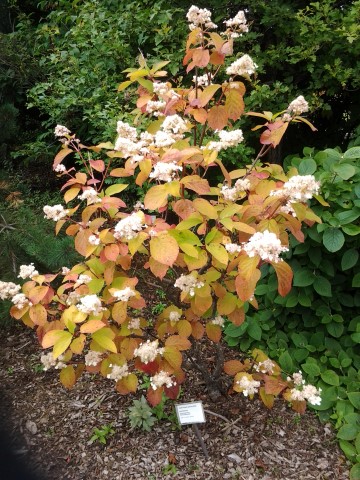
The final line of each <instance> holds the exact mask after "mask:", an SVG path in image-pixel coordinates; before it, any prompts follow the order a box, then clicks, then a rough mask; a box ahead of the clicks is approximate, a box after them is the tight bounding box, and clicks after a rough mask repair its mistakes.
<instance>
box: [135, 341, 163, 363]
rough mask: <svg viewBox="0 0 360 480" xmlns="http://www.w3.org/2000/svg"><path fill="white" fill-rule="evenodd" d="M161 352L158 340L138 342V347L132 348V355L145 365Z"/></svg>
mask: <svg viewBox="0 0 360 480" xmlns="http://www.w3.org/2000/svg"><path fill="white" fill-rule="evenodd" d="M163 353H164V349H163V348H159V340H155V341H153V342H150V340H147V341H146V343H140V345H139V347H138V348H136V349H135V350H134V356H135V357H139V358H140V360H141V361H142V363H145V365H146V364H148V363H149V362H153V361H154V360H155V358H156V357H157V356H158V355H162V354H163Z"/></svg>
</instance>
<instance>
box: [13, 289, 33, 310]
mask: <svg viewBox="0 0 360 480" xmlns="http://www.w3.org/2000/svg"><path fill="white" fill-rule="evenodd" d="M11 301H12V303H13V304H14V305H15V307H16V308H18V309H19V310H21V309H22V308H24V307H26V306H29V307H31V306H32V303H31V302H30V300H29V299H28V298H26V296H25V295H24V294H23V293H17V294H16V295H14V296H13V297H12V299H11Z"/></svg>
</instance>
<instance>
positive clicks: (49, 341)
mask: <svg viewBox="0 0 360 480" xmlns="http://www.w3.org/2000/svg"><path fill="white" fill-rule="evenodd" d="M64 333H65V334H67V333H68V332H64V330H59V329H54V330H50V331H49V332H47V333H45V335H44V337H43V339H42V342H41V346H42V347H43V348H49V347H52V346H54V345H55V343H56V342H57V341H58V340H60V339H61V338H63V334H64Z"/></svg>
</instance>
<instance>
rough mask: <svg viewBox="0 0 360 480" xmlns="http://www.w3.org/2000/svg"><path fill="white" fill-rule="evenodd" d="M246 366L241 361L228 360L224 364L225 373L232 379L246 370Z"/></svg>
mask: <svg viewBox="0 0 360 480" xmlns="http://www.w3.org/2000/svg"><path fill="white" fill-rule="evenodd" d="M245 368H246V367H245V365H244V364H243V363H241V362H240V360H228V361H227V362H225V363H224V372H225V373H226V374H227V375H231V376H232V377H233V376H234V375H236V374H237V373H239V372H243V371H244V370H245Z"/></svg>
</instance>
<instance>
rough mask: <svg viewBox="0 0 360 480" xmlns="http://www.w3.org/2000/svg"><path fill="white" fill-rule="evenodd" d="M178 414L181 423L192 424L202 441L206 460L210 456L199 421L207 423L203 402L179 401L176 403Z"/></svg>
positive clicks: (200, 441) (199, 439)
mask: <svg viewBox="0 0 360 480" xmlns="http://www.w3.org/2000/svg"><path fill="white" fill-rule="evenodd" d="M175 410H176V416H177V418H178V420H179V423H180V425H192V428H193V430H194V432H195V435H196V437H197V439H198V441H199V443H200V446H201V448H202V451H203V453H204V456H205V458H206V460H208V458H209V453H208V451H207V448H206V445H205V442H204V439H203V438H202V436H201V433H200V430H199V427H198V426H197V424H198V423H205V422H206V420H205V413H204V408H203V405H202V403H201V402H191V403H178V404H176V405H175Z"/></svg>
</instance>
